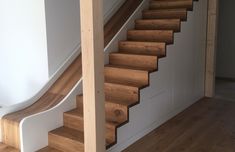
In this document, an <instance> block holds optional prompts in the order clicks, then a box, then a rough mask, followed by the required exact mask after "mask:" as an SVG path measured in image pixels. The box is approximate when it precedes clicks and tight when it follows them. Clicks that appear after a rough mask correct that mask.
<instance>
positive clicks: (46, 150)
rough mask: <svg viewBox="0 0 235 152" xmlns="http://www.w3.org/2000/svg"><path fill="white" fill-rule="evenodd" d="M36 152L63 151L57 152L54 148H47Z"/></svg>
mask: <svg viewBox="0 0 235 152" xmlns="http://www.w3.org/2000/svg"><path fill="white" fill-rule="evenodd" d="M37 152H63V151H60V150H57V149H55V148H51V147H49V146H47V147H45V148H43V149H41V150H39V151H37Z"/></svg>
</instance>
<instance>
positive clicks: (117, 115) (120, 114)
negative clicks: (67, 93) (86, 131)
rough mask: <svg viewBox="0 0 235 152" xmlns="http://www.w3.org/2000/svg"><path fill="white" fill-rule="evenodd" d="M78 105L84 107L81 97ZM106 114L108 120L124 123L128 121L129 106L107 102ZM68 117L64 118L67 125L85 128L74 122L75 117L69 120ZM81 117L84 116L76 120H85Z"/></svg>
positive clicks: (80, 128)
mask: <svg viewBox="0 0 235 152" xmlns="http://www.w3.org/2000/svg"><path fill="white" fill-rule="evenodd" d="M77 105H79V107H83V101H82V100H80V99H79V100H77ZM105 115H106V120H107V121H111V122H117V123H123V122H125V121H127V119H128V106H126V105H119V104H116V103H112V102H105ZM64 116H65V115H64ZM66 119H67V118H64V120H65V121H66V124H67V125H71V126H76V128H77V129H78V130H83V125H81V124H77V123H75V122H72V121H73V120H74V121H75V119H74V118H68V119H67V120H66ZM71 119H72V121H71ZM80 119H82V118H77V119H76V120H77V121H82V120H83V119H82V120H80ZM76 128H74V129H76Z"/></svg>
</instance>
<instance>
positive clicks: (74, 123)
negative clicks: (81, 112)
mask: <svg viewBox="0 0 235 152" xmlns="http://www.w3.org/2000/svg"><path fill="white" fill-rule="evenodd" d="M64 126H65V127H68V128H72V129H75V130H78V131H82V132H83V131H84V120H83V118H81V117H71V116H69V115H66V114H64ZM105 133H106V135H105V137H106V139H108V140H109V141H115V136H116V129H115V127H110V126H108V125H106V131H105Z"/></svg>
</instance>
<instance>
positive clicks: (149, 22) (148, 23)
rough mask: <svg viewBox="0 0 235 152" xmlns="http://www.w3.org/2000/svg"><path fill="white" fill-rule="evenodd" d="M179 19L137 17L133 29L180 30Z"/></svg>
mask: <svg viewBox="0 0 235 152" xmlns="http://www.w3.org/2000/svg"><path fill="white" fill-rule="evenodd" d="M180 24H181V20H180V19H137V20H136V21H135V29H137V30H143V29H146V30H174V32H179V31H180Z"/></svg>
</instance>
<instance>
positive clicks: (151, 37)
mask: <svg viewBox="0 0 235 152" xmlns="http://www.w3.org/2000/svg"><path fill="white" fill-rule="evenodd" d="M173 36H174V34H173V31H164V30H163V31H154V30H153V31H151V30H146V31H140V30H136V31H128V34H127V38H128V40H132V41H147V42H165V43H167V44H173Z"/></svg>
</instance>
